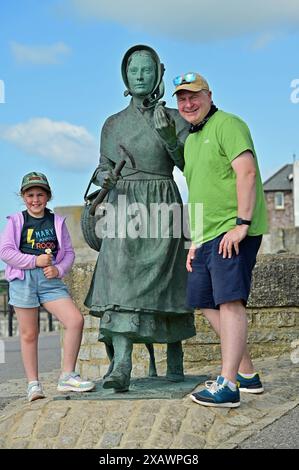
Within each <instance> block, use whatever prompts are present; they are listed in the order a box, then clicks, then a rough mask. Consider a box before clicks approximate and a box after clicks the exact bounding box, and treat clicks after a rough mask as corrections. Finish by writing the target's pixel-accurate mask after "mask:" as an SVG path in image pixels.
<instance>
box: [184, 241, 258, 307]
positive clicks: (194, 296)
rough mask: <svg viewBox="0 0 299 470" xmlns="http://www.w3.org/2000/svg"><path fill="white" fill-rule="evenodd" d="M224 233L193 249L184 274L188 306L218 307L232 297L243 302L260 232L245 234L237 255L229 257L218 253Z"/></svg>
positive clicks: (245, 300) (231, 300)
mask: <svg viewBox="0 0 299 470" xmlns="http://www.w3.org/2000/svg"><path fill="white" fill-rule="evenodd" d="M223 236H224V233H223V234H221V235H219V237H217V238H214V240H210V241H208V242H206V243H204V244H203V245H202V246H201V247H199V248H197V250H196V251H195V257H194V259H193V261H192V270H193V271H192V272H191V273H188V285H187V303H188V305H189V307H192V308H212V309H219V306H220V305H221V304H223V303H226V302H233V301H234V300H241V301H243V303H244V305H246V303H247V300H248V297H249V293H250V285H251V276H252V270H253V268H254V265H255V263H256V255H257V252H258V250H259V247H260V245H261V241H262V235H258V236H253V237H250V236H247V237H246V238H244V240H242V241H241V243H239V254H238V255H236V253H235V252H234V250H233V255H232V257H231V258H223V256H222V254H221V255H219V254H218V250H219V243H220V241H221V239H222V237H223Z"/></svg>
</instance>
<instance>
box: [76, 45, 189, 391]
mask: <svg viewBox="0 0 299 470" xmlns="http://www.w3.org/2000/svg"><path fill="white" fill-rule="evenodd" d="M121 70H122V76H123V80H124V83H125V85H126V87H127V90H126V92H125V94H126V95H131V96H132V98H131V102H130V104H129V106H128V107H127V108H125V109H124V110H122V111H120V112H119V113H117V114H115V115H113V116H111V117H109V118H108V119H107V120H106V122H105V124H104V126H103V129H102V133H101V148H100V163H99V166H98V170H97V171H96V173H95V178H94V183H95V184H97V185H99V186H102V187H104V188H106V189H109V190H110V191H109V194H108V202H109V203H110V204H112V206H113V208H114V209H115V213H116V217H115V220H120V219H121V218H119V217H118V215H120V214H118V211H122V214H121V215H122V220H124V218H123V217H125V222H126V223H130V220H131V218H132V214H131V212H130V210H128V208H129V207H130V205H131V204H136V203H137V204H142V205H143V207H146V208H147V209H148V213H150V208H151V205H152V204H167V205H168V206H170V205H172V204H176V205H177V206H178V207H180V208H181V209H182V201H181V197H180V194H179V191H178V188H177V185H176V183H175V182H174V180H173V169H174V166H175V165H177V166H178V167H179V168H181V169H182V168H183V166H184V159H183V142H184V140H185V138H186V135H187V132H188V124H187V123H186V122H185V121H184V120H183V119H182V118H181V117H180V116H179V114H178V112H177V110H176V109H170V108H165V107H164V105H165V102H160V101H159V100H160V99H161V98H162V96H163V93H164V88H163V81H162V78H163V73H164V66H163V64H161V62H160V59H159V57H158V55H157V53H156V52H155V51H154V50H153V49H152V48H150V47H148V46H144V45H137V46H134V47H132V48H130V49H129V50H128V51H127V52H126V54H125V56H124V58H123V61H122V67H121ZM121 149H125V150H126V151H127V152H128V153H129V154H130V155H132V156H133V158H134V160H135V164H136V167H135V168H133V167H132V165H130V164H129V163H128V164H127V165H126V166H125V167H124V169H123V170H122V173H121V175H122V177H121V178H117V177H116V176H115V174H114V173H113V170H114V168H115V166H116V165H117V164H118V163H119V162H120V161H121V160H122V159H123V153H122V151H121ZM120 196H123V197H124V196H125V204H126V205H125V207H123V206H122V208H120V206H119V197H120ZM122 200H124V199H122ZM124 213H125V214H124ZM130 214H131V215H130ZM139 216H140V219H139V221H140V224H141V225H142V223H143V222H145V221H144V220H142V217H143V215H142V213H140V214H139ZM155 222H157V220H156V221H155ZM173 224H174V220H173V218H172V217H170V218H169V222H168V227H167V228H168V229H169V236H168V237H165V236H164V235H163V234H161V233H160V234H159V236H156V237H150V236H143V237H137V238H132V237H130V236H128V234H127V235H126V236H125V237H124V236H123V235H122V236H119V235H117V234H116V236H115V237H113V238H108V237H106V238H103V240H102V245H101V249H100V252H99V256H98V260H97V264H96V267H95V271H94V274H93V279H92V282H91V286H90V289H89V292H88V295H87V298H86V300H85V305H86V306H87V307H88V308H89V309H90V313H91V315H94V316H98V317H100V319H101V320H100V334H99V340H100V341H104V342H105V344H106V346H107V348H108V352H109V351H110V352H111V353H110V355H111V356H112V354H113V355H114V361H113V368H112V370H111V371H110V373H109V374H108V375H106V376H105V378H104V380H103V387H104V388H114V389H115V391H127V390H128V388H129V384H130V375H131V369H132V358H131V356H132V347H133V343H145V344H147V343H148V344H149V343H167V373H166V377H167V378H168V379H169V380H171V381H182V380H184V371H183V352H182V345H181V341H182V340H184V339H187V338H190V337H192V336H194V335H195V327H194V316H193V312H192V311H191V310H189V309H188V308H187V307H186V305H185V297H186V294H185V289H186V280H187V271H186V267H185V263H186V255H187V252H186V249H185V247H184V241H185V240H184V237H183V234H182V233H180V235H179V236H174V229H173ZM117 228H118V230H122V229H123V227H117ZM116 232H117V233H119V231H116ZM149 232H150V230H148V232H147V234H148V235H149ZM122 233H123V230H122Z"/></svg>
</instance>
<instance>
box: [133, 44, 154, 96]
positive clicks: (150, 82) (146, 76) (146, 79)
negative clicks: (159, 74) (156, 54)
mask: <svg viewBox="0 0 299 470" xmlns="http://www.w3.org/2000/svg"><path fill="white" fill-rule="evenodd" d="M128 62H129V65H128V69H127V77H128V83H129V88H130V91H131V93H132V95H133V96H134V95H137V96H147V95H149V94H150V93H151V92H152V91H153V89H154V86H155V82H156V66H155V63H154V61H153V59H152V57H151V56H150V55H148V54H143V53H142V52H140V53H139V52H137V53H134V54H133V55H132V56H131V58H130V59H129V61H128Z"/></svg>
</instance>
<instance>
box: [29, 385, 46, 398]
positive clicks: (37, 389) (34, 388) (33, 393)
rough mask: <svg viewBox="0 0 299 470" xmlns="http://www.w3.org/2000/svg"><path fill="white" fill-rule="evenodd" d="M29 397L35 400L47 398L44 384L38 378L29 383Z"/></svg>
mask: <svg viewBox="0 0 299 470" xmlns="http://www.w3.org/2000/svg"><path fill="white" fill-rule="evenodd" d="M27 397H28V401H34V400H39V399H40V398H45V395H44V392H43V389H42V386H41V384H40V382H39V381H38V380H32V382H29V383H28V388H27Z"/></svg>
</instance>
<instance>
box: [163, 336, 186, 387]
mask: <svg viewBox="0 0 299 470" xmlns="http://www.w3.org/2000/svg"><path fill="white" fill-rule="evenodd" d="M183 357H184V353H183V348H182V343H181V341H177V342H176V343H168V344H167V372H166V378H167V380H170V381H171V382H183V381H184V364H183Z"/></svg>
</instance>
